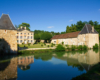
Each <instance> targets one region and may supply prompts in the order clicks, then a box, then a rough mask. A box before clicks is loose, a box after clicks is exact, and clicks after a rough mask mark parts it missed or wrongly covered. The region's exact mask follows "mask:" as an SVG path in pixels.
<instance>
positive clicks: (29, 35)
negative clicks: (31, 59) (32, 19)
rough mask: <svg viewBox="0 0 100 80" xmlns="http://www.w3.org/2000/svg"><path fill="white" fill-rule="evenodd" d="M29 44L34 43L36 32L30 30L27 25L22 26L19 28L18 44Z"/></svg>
mask: <svg viewBox="0 0 100 80" xmlns="http://www.w3.org/2000/svg"><path fill="white" fill-rule="evenodd" d="M22 43H24V44H27V43H31V44H33V43H34V32H32V31H29V30H27V29H26V27H22V26H21V28H18V29H17V44H22Z"/></svg>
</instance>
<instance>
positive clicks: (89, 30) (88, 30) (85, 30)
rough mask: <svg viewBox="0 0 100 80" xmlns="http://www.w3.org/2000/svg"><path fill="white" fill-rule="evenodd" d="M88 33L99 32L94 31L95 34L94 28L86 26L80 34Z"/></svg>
mask: <svg viewBox="0 0 100 80" xmlns="http://www.w3.org/2000/svg"><path fill="white" fill-rule="evenodd" d="M87 33H97V34H98V32H97V31H96V30H95V29H94V32H92V26H91V25H90V24H85V26H84V27H83V29H82V30H81V32H80V33H79V34H87Z"/></svg>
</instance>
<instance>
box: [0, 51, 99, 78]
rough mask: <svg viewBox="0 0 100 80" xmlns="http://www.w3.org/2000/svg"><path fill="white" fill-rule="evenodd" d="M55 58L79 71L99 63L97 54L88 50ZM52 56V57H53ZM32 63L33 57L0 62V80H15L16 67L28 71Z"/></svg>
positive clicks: (55, 55)
mask: <svg viewBox="0 0 100 80" xmlns="http://www.w3.org/2000/svg"><path fill="white" fill-rule="evenodd" d="M53 56H54V57H55V58H58V59H60V60H64V61H66V62H67V65H68V66H72V67H77V68H78V69H79V70H84V69H85V70H86V71H88V70H90V68H91V67H92V66H93V65H95V64H97V63H98V62H100V59H99V58H100V55H99V52H95V51H93V50H88V51H87V52H85V53H84V52H83V53H80V52H76V53H74V54H73V53H72V52H68V53H65V54H63V56H62V57H57V54H54V55H53ZM53 56H52V57H53ZM33 62H34V56H24V57H23V56H20V57H15V58H12V59H11V60H10V61H9V60H8V61H5V62H0V80H7V79H8V80H16V79H17V66H18V67H19V68H20V69H21V70H28V69H30V64H31V63H33Z"/></svg>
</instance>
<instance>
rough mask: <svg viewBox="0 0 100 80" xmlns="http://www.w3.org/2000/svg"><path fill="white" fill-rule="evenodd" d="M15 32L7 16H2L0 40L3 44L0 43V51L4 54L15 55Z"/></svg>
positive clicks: (0, 19) (0, 20)
mask: <svg viewBox="0 0 100 80" xmlns="http://www.w3.org/2000/svg"><path fill="white" fill-rule="evenodd" d="M16 34H17V30H16V28H15V27H14V25H13V23H12V21H11V19H10V17H9V15H8V14H2V16H1V18H0V39H3V40H4V41H5V42H6V44H5V42H1V43H0V45H1V46H0V47H1V48H0V49H2V50H3V51H5V52H6V53H8V52H11V53H17V38H16Z"/></svg>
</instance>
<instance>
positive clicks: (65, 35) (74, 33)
mask: <svg viewBox="0 0 100 80" xmlns="http://www.w3.org/2000/svg"><path fill="white" fill-rule="evenodd" d="M79 33H80V31H77V32H72V33H66V34H60V35H55V36H53V37H52V38H51V39H65V38H75V37H77V36H78V34H79Z"/></svg>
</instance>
